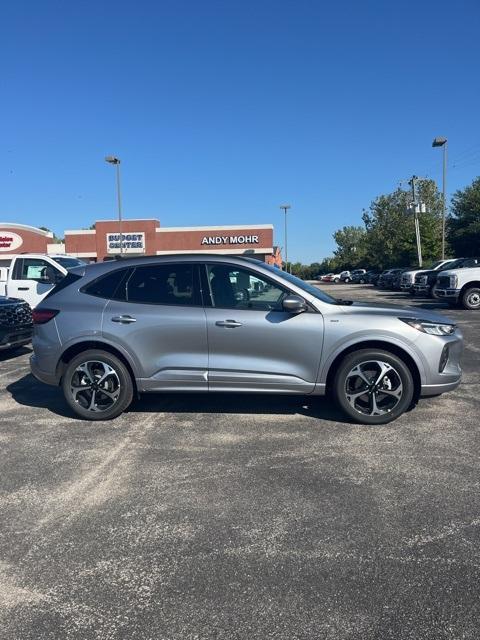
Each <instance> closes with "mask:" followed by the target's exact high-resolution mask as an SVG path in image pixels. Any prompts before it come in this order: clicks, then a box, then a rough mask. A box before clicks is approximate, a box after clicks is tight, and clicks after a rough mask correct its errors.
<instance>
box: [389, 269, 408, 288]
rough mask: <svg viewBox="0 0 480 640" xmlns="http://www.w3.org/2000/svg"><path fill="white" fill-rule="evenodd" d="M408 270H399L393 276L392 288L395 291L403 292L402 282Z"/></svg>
mask: <svg viewBox="0 0 480 640" xmlns="http://www.w3.org/2000/svg"><path fill="white" fill-rule="evenodd" d="M407 270H408V269H407V268H405V269H398V270H397V271H395V273H394V274H393V276H392V281H391V283H390V288H391V289H392V290H393V291H400V290H401V282H402V277H403V274H404V273H405V272H406V271H407Z"/></svg>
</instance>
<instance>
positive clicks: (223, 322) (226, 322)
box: [215, 320, 242, 329]
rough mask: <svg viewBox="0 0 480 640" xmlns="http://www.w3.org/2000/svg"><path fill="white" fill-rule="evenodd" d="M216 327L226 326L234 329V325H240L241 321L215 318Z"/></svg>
mask: <svg viewBox="0 0 480 640" xmlns="http://www.w3.org/2000/svg"><path fill="white" fill-rule="evenodd" d="M215 324H216V325H217V327H226V328H227V329H235V327H241V326H242V323H241V322H237V321H236V320H217V322H215Z"/></svg>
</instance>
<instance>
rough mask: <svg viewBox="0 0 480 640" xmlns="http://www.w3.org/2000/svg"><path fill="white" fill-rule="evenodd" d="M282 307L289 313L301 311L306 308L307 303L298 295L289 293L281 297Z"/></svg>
mask: <svg viewBox="0 0 480 640" xmlns="http://www.w3.org/2000/svg"><path fill="white" fill-rule="evenodd" d="M282 305H283V308H284V310H285V311H288V312H289V313H303V312H304V311H306V310H307V303H306V302H305V300H304V299H303V298H301V297H300V296H295V295H289V296H286V297H285V298H284V299H283V302H282Z"/></svg>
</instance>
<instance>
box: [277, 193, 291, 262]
mask: <svg viewBox="0 0 480 640" xmlns="http://www.w3.org/2000/svg"><path fill="white" fill-rule="evenodd" d="M291 208H292V207H291V205H289V204H281V205H280V209H283V211H284V212H285V271H286V272H287V273H288V244H287V243H288V237H287V211H288V210H289V209H291ZM290 271H291V269H290Z"/></svg>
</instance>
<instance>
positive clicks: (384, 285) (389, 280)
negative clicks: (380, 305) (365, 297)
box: [378, 268, 404, 289]
mask: <svg viewBox="0 0 480 640" xmlns="http://www.w3.org/2000/svg"><path fill="white" fill-rule="evenodd" d="M403 271H404V269H402V268H396V269H388V270H387V271H384V272H383V273H382V275H381V276H380V278H379V280H378V287H379V288H380V289H393V281H394V278H395V277H396V276H398V275H399V274H401V273H403Z"/></svg>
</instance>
